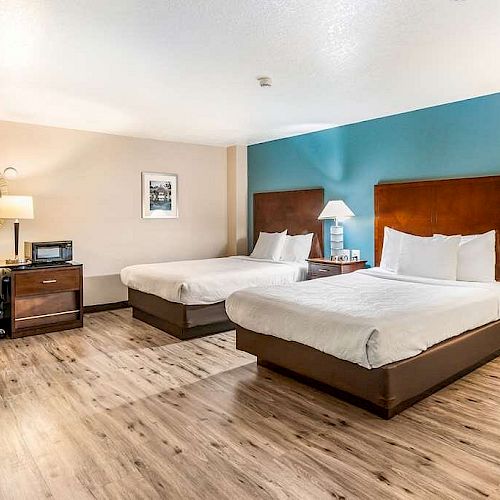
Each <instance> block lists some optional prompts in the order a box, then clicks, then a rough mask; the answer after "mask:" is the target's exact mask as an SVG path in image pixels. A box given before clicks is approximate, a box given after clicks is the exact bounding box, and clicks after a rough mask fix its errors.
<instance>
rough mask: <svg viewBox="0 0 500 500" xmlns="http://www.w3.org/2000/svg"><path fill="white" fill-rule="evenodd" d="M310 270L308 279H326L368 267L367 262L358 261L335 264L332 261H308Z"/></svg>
mask: <svg viewBox="0 0 500 500" xmlns="http://www.w3.org/2000/svg"><path fill="white" fill-rule="evenodd" d="M307 262H309V268H308V271H307V279H308V280H313V279H316V278H326V277H327V276H337V275H338V274H347V273H352V272H353V271H358V270H359V269H364V268H365V267H366V262H367V261H366V260H356V261H350V262H334V261H333V260H330V259H307Z"/></svg>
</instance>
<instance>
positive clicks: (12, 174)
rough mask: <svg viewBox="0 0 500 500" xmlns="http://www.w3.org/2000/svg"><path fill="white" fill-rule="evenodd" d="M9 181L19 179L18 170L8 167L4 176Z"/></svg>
mask: <svg viewBox="0 0 500 500" xmlns="http://www.w3.org/2000/svg"><path fill="white" fill-rule="evenodd" d="M2 176H3V177H5V178H6V179H7V180H9V181H11V180H12V179H15V178H16V177H17V170H16V169H15V168H14V167H7V168H6V169H5V170H4V171H3V174H2Z"/></svg>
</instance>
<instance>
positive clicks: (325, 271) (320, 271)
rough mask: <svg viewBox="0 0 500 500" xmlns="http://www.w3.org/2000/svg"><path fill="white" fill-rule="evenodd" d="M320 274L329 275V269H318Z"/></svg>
mask: <svg viewBox="0 0 500 500" xmlns="http://www.w3.org/2000/svg"><path fill="white" fill-rule="evenodd" d="M318 272H319V273H327V272H328V269H318Z"/></svg>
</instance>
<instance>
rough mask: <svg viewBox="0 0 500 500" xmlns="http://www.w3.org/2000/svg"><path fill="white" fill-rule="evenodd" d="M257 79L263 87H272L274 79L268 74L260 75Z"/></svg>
mask: <svg viewBox="0 0 500 500" xmlns="http://www.w3.org/2000/svg"><path fill="white" fill-rule="evenodd" d="M257 81H258V82H259V85H260V86H261V87H262V88H264V87H272V86H273V81H272V80H271V78H269V77H268V76H259V77H258V78H257Z"/></svg>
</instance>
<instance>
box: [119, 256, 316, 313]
mask: <svg viewBox="0 0 500 500" xmlns="http://www.w3.org/2000/svg"><path fill="white" fill-rule="evenodd" d="M306 275H307V262H274V261H270V260H269V261H268V260H260V259H251V258H249V257H223V258H219V259H204V260H186V261H177V262H162V263H159V264H141V265H137V266H129V267H125V268H124V269H122V271H121V273H120V277H121V280H122V283H123V284H124V285H125V286H127V287H130V288H133V289H135V290H139V291H141V292H145V293H151V294H153V295H156V296H158V297H161V298H162V299H165V300H169V301H171V302H180V303H182V304H186V305H188V304H190V305H196V304H215V303H216V302H221V301H223V300H226V298H227V297H228V296H229V295H231V294H232V293H233V292H235V291H236V290H240V289H241V288H245V287H255V286H263V285H283V284H286V283H293V282H295V281H300V280H304V279H305V278H306Z"/></svg>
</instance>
